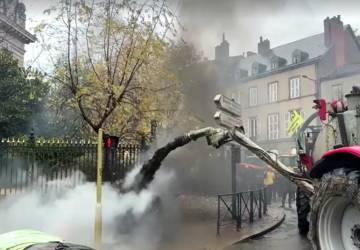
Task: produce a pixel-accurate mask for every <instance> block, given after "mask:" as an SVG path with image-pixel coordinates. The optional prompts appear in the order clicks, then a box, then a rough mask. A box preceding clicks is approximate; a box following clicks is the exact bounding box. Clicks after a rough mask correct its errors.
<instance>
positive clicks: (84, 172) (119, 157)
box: [0, 139, 140, 196]
mask: <svg viewBox="0 0 360 250" xmlns="http://www.w3.org/2000/svg"><path fill="white" fill-rule="evenodd" d="M96 146H97V144H96V142H93V141H91V140H67V141H64V140H56V139H50V140H36V141H34V142H29V141H25V140H20V139H18V140H15V139H12V140H1V141H0V196H2V195H9V194H15V193H17V192H22V191H23V190H26V189H28V188H29V187H36V188H42V189H43V188H44V189H47V188H51V187H58V186H60V185H64V183H65V184H67V185H77V184H79V183H82V182H85V181H94V180H95V178H96V160H97V155H96ZM139 158H140V146H138V145H130V144H125V145H124V144H120V145H119V146H118V148H117V149H116V152H115V154H114V160H113V164H112V167H113V172H114V173H115V174H116V178H117V179H121V178H124V176H125V174H126V173H127V172H128V171H129V170H130V169H131V168H132V167H133V166H134V165H135V164H136V163H137V162H138V161H139Z"/></svg>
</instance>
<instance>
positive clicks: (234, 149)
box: [231, 145, 241, 219]
mask: <svg viewBox="0 0 360 250" xmlns="http://www.w3.org/2000/svg"><path fill="white" fill-rule="evenodd" d="M240 161H241V151H240V147H238V146H236V145H231V193H232V200H231V207H232V211H233V215H236V214H237V211H236V195H235V194H236V192H237V178H236V177H237V167H236V166H237V163H239V162H240ZM234 219H235V218H234Z"/></svg>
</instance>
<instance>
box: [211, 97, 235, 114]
mask: <svg viewBox="0 0 360 250" xmlns="http://www.w3.org/2000/svg"><path fill="white" fill-rule="evenodd" d="M214 102H215V104H216V106H217V107H218V108H219V109H221V110H223V111H225V112H228V113H230V114H232V115H234V116H241V106H240V104H238V103H237V102H235V101H234V100H232V99H230V98H229V97H226V96H224V95H216V96H215V98H214Z"/></svg>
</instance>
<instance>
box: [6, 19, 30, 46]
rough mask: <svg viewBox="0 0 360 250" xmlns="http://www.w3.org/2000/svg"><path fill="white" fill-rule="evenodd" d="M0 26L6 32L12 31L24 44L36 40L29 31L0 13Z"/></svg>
mask: <svg viewBox="0 0 360 250" xmlns="http://www.w3.org/2000/svg"><path fill="white" fill-rule="evenodd" d="M0 26H1V27H2V28H3V29H5V30H6V31H7V33H12V34H14V35H16V36H17V37H18V38H19V39H20V40H21V41H22V42H24V43H25V44H29V43H33V42H35V41H36V37H35V36H34V35H32V34H31V33H30V32H28V31H27V30H25V29H24V28H23V27H21V26H20V25H18V24H17V23H15V22H13V21H11V20H9V18H8V17H7V16H5V15H2V14H0Z"/></svg>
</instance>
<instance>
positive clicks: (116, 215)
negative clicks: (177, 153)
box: [0, 167, 176, 250]
mask: <svg viewBox="0 0 360 250" xmlns="http://www.w3.org/2000/svg"><path fill="white" fill-rule="evenodd" d="M138 170H139V167H137V168H134V170H133V171H132V172H130V173H129V177H128V180H127V181H128V182H129V181H130V182H131V176H134V175H135V173H136V172H137V171H138ZM173 177H174V173H173V172H169V171H159V173H157V178H156V179H155V180H154V182H153V183H152V184H151V185H150V186H149V188H148V189H146V190H143V191H141V192H140V193H135V192H129V193H125V194H120V193H119V192H118V191H117V190H116V189H114V188H112V187H111V186H110V185H108V184H105V185H104V186H103V204H102V219H103V243H104V249H118V250H128V249H129V250H130V249H131V250H133V249H150V250H151V249H154V250H155V249H158V244H159V242H160V240H161V238H162V237H163V236H164V231H163V230H162V229H163V228H162V225H165V223H162V222H164V219H166V215H167V213H166V211H171V212H174V211H175V210H174V209H168V206H169V204H170V205H171V206H173V205H174V203H173V202H174V201H172V196H171V195H168V193H167V192H166V190H167V189H168V188H169V187H170V183H171V181H172V179H173ZM65 182H66V180H65ZM95 195H96V187H95V185H94V183H85V184H83V185H79V186H76V187H75V188H72V189H70V188H63V189H62V190H57V191H56V192H48V193H43V192H40V191H39V190H33V191H31V192H28V193H25V194H22V195H19V196H14V197H9V198H6V199H5V200H2V201H1V202H0V221H1V223H0V233H5V232H9V231H12V230H19V229H35V230H40V231H44V232H46V233H49V234H53V235H56V236H59V237H61V238H62V239H63V240H64V241H66V242H72V243H78V244H84V245H87V246H94V237H93V236H94V223H95V200H96V197H95ZM157 197H161V204H160V206H159V205H158V204H157V205H158V206H154V201H157V199H158V198H157ZM157 209H161V212H156V210H157ZM168 215H169V214H168ZM168 218H172V219H175V218H176V216H174V214H172V215H171V216H170V215H169V216H168ZM166 224H171V225H174V223H166ZM166 232H169V228H166Z"/></svg>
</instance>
